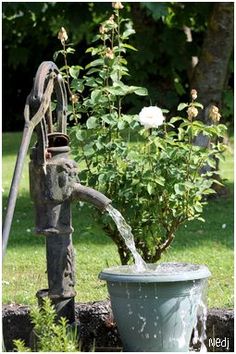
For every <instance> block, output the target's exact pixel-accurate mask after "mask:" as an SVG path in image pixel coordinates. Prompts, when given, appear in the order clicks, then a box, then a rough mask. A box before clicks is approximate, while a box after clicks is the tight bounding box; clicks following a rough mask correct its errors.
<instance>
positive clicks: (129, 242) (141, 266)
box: [106, 204, 147, 272]
mask: <svg viewBox="0 0 236 354" xmlns="http://www.w3.org/2000/svg"><path fill="white" fill-rule="evenodd" d="M106 211H107V212H108V213H109V215H110V216H111V218H112V219H113V220H114V222H115V223H116V226H117V228H118V230H119V232H120V234H121V236H122V237H123V239H124V241H125V244H126V246H127V247H128V249H129V250H130V251H131V253H132V255H133V257H134V261H135V268H136V271H137V272H143V271H145V270H146V269H147V265H146V263H145V262H144V260H143V259H142V257H141V256H140V254H139V253H138V251H137V249H136V247H135V243H134V236H133V234H132V229H131V227H130V226H129V225H128V224H127V222H126V221H125V219H124V218H123V216H122V215H121V213H120V212H119V211H118V210H116V209H115V208H113V206H112V205H110V204H109V205H108V206H107V208H106Z"/></svg>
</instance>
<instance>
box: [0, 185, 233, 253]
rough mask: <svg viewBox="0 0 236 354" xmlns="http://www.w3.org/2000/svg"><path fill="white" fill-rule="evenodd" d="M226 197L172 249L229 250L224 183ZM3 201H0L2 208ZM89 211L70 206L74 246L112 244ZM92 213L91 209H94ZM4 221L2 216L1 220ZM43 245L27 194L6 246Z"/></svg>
mask: <svg viewBox="0 0 236 354" xmlns="http://www.w3.org/2000/svg"><path fill="white" fill-rule="evenodd" d="M227 188H228V196H227V197H221V198H216V199H213V200H210V201H209V203H208V205H207V206H206V207H205V211H204V214H203V217H204V218H205V220H206V221H205V223H203V222H200V221H193V222H189V223H188V224H186V225H185V226H183V227H182V228H181V229H180V230H179V231H178V233H177V235H176V239H175V241H174V244H173V247H174V248H175V249H176V250H177V249H180V248H181V249H183V248H194V247H199V246H203V245H204V244H205V243H206V242H207V243H209V242H212V243H214V244H219V245H222V246H224V247H227V248H232V249H233V214H234V213H233V184H228V185H227ZM6 203H7V198H6V197H4V198H3V207H4V206H6ZM92 210H93V209H92V208H88V206H86V205H84V207H78V206H77V205H73V222H72V223H73V227H74V230H75V231H74V233H73V243H74V244H81V245H82V244H89V243H91V244H98V245H99V244H100V245H105V244H112V240H111V239H110V238H109V237H108V236H107V235H106V234H105V232H104V231H103V229H102V224H97V223H96V222H95V221H94V219H95V218H94V214H93V211H92ZM94 211H95V209H94ZM3 219H4V217H3ZM27 244H28V245H29V246H33V245H35V246H37V245H39V246H40V245H41V246H42V245H43V244H44V236H37V235H34V206H33V203H32V201H31V200H30V198H29V196H28V195H24V194H22V195H21V196H19V198H18V200H17V205H16V209H15V214H14V219H13V224H12V229H11V234H10V238H9V244H8V247H10V248H11V247H14V248H15V247H21V246H24V247H25V246H26V245H27Z"/></svg>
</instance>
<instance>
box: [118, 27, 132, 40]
mask: <svg viewBox="0 0 236 354" xmlns="http://www.w3.org/2000/svg"><path fill="white" fill-rule="evenodd" d="M134 33H135V30H134V29H133V28H128V29H127V30H125V31H124V32H123V34H122V36H121V38H122V39H126V38H128V37H129V36H130V35H131V34H134Z"/></svg>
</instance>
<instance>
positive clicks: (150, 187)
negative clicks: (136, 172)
mask: <svg viewBox="0 0 236 354" xmlns="http://www.w3.org/2000/svg"><path fill="white" fill-rule="evenodd" d="M147 191H148V194H150V195H151V194H152V192H153V186H152V184H150V183H148V185H147Z"/></svg>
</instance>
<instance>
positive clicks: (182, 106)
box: [177, 103, 188, 111]
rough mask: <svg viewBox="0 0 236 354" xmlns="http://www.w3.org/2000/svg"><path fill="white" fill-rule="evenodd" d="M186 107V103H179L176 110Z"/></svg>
mask: <svg viewBox="0 0 236 354" xmlns="http://www.w3.org/2000/svg"><path fill="white" fill-rule="evenodd" d="M186 107H188V104H187V103H180V104H179V105H178V107H177V111H182V110H183V109H185V108H186Z"/></svg>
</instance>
